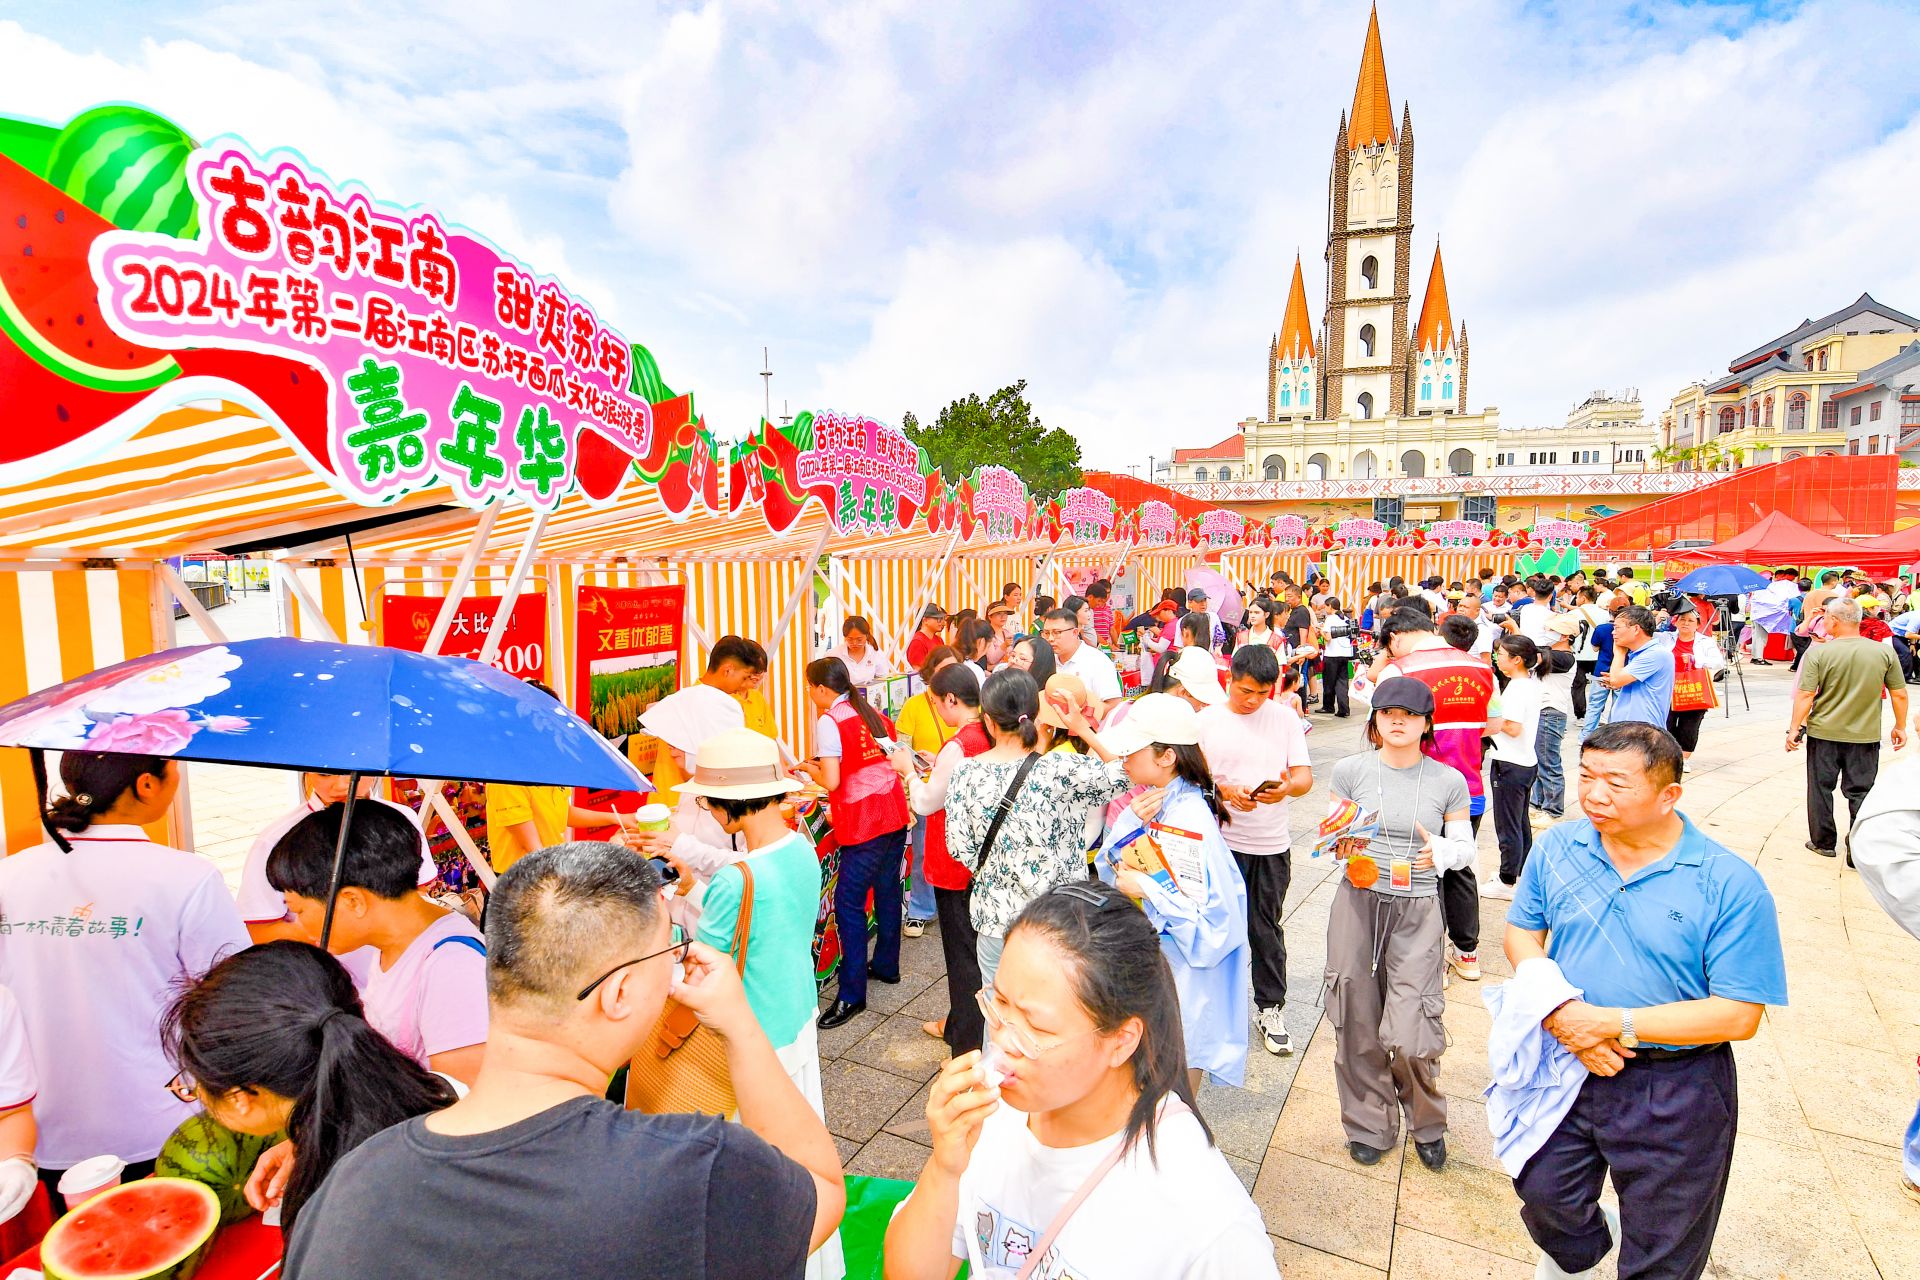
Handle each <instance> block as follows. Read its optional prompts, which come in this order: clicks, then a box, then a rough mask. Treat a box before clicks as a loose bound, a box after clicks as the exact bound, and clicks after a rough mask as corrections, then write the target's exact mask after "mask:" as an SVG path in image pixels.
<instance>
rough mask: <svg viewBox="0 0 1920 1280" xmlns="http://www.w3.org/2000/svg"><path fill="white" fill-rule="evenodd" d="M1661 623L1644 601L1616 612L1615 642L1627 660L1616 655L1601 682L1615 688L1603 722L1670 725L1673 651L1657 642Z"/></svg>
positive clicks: (1602, 717) (1663, 726)
mask: <svg viewBox="0 0 1920 1280" xmlns="http://www.w3.org/2000/svg"><path fill="white" fill-rule="evenodd" d="M1657 625H1658V624H1657V623H1655V622H1654V620H1653V613H1652V611H1651V610H1649V609H1647V608H1646V606H1644V605H1637V604H1636V605H1629V606H1628V607H1627V608H1625V609H1622V610H1620V611H1619V612H1618V613H1616V614H1614V615H1613V643H1614V645H1615V646H1616V648H1618V649H1620V650H1623V651H1624V652H1625V655H1626V661H1624V662H1622V661H1621V660H1620V659H1619V657H1617V656H1616V657H1615V659H1614V662H1613V665H1612V666H1611V667H1610V668H1609V669H1608V671H1607V674H1606V675H1605V676H1603V677H1601V679H1600V683H1602V684H1604V685H1606V686H1607V688H1609V689H1611V690H1613V695H1612V696H1611V697H1610V698H1608V699H1607V709H1606V711H1605V712H1604V713H1603V714H1602V716H1601V723H1602V724H1626V723H1628V722H1629V721H1634V720H1638V721H1640V722H1641V723H1642V724H1651V725H1658V726H1660V727H1662V728H1665V727H1666V723H1667V713H1668V712H1669V711H1671V710H1673V651H1672V650H1670V649H1667V648H1664V647H1662V646H1660V645H1656V644H1655V643H1654V642H1653V633H1654V629H1655V627H1656V626H1657Z"/></svg>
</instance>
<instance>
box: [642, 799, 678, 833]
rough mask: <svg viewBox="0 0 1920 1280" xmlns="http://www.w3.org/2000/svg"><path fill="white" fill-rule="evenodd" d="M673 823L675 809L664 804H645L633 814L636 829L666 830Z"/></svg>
mask: <svg viewBox="0 0 1920 1280" xmlns="http://www.w3.org/2000/svg"><path fill="white" fill-rule="evenodd" d="M672 825H673V810H671V809H669V808H667V806H665V805H663V804H643V805H641V806H640V807H639V808H638V809H637V810H635V811H634V814H633V829H634V830H635V831H665V830H667V829H668V828H669V827H671V826H672Z"/></svg>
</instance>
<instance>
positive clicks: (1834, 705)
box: [1787, 594, 1907, 866]
mask: <svg viewBox="0 0 1920 1280" xmlns="http://www.w3.org/2000/svg"><path fill="white" fill-rule="evenodd" d="M1821 612H1822V613H1823V614H1825V616H1826V619H1827V638H1826V639H1824V640H1821V641H1819V642H1817V643H1816V644H1814V646H1813V647H1812V648H1811V649H1809V650H1807V656H1806V658H1805V659H1804V660H1803V661H1802V662H1801V663H1800V683H1799V685H1798V686H1797V688H1796V690H1795V692H1794V695H1793V714H1792V716H1791V718H1790V719H1789V720H1788V722H1787V750H1788V751H1795V750H1798V749H1799V746H1800V740H1801V739H1802V738H1805V739H1806V742H1807V848H1809V849H1811V850H1813V851H1814V852H1815V853H1817V854H1819V855H1820V856H1821V857H1823V858H1831V857H1833V856H1834V853H1835V852H1836V851H1837V850H1838V849H1839V847H1840V828H1839V824H1838V822H1837V821H1836V820H1835V818H1834V812H1833V789H1834V787H1836V786H1838V787H1839V788H1840V793H1841V794H1842V795H1844V796H1845V797H1846V798H1847V823H1848V828H1849V830H1851V828H1852V824H1853V822H1854V820H1855V819H1857V818H1858V817H1859V816H1860V805H1861V803H1862V802H1863V801H1865V800H1866V798H1867V793H1868V792H1869V791H1871V790H1873V783H1874V779H1875V778H1877V777H1879V775H1880V693H1881V690H1883V689H1884V690H1885V691H1886V696H1887V702H1888V703H1889V704H1891V706H1892V708H1893V749H1894V750H1895V751H1898V750H1900V748H1902V747H1904V746H1906V745H1907V729H1906V724H1907V682H1906V678H1905V677H1904V676H1903V675H1901V673H1900V659H1899V658H1898V657H1897V656H1896V655H1895V654H1894V652H1893V648H1892V646H1890V645H1886V644H1882V643H1881V642H1880V641H1878V640H1868V639H1867V638H1866V637H1864V636H1862V635H1861V634H1860V602H1859V601H1857V600H1854V599H1851V598H1849V597H1847V596H1846V595H1844V594H1842V595H1832V596H1829V597H1827V599H1826V601H1825V603H1824V604H1823V605H1822V606H1821ZM1847 865H1849V866H1851V865H1853V855H1852V854H1851V853H1849V854H1848V855H1847Z"/></svg>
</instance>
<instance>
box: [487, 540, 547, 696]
mask: <svg viewBox="0 0 1920 1280" xmlns="http://www.w3.org/2000/svg"><path fill="white" fill-rule="evenodd" d="M547 515H548V513H547V512H545V511H542V512H541V513H540V514H539V515H537V516H535V517H534V518H533V526H532V527H531V528H529V529H528V530H527V540H526V541H525V542H522V543H521V544H520V554H519V555H518V556H517V557H515V559H514V562H513V576H512V577H510V578H508V579H507V589H506V591H505V592H504V593H503V594H502V595H501V597H500V605H499V607H498V608H496V609H495V610H494V612H493V625H492V626H490V627H488V628H487V642H486V643H485V644H483V645H481V646H480V654H479V657H478V659H477V660H478V661H479V662H482V663H484V664H486V665H487V666H492V665H493V660H494V659H495V658H496V657H498V656H499V654H500V642H501V641H503V640H505V639H506V638H507V618H508V617H509V615H511V614H512V613H513V606H514V605H515V604H517V603H518V602H519V600H520V591H521V589H522V588H523V587H525V586H526V584H527V574H528V572H529V571H531V570H532V568H533V554H534V552H535V551H538V550H539V549H540V535H541V534H543V533H545V532H546V531H547Z"/></svg>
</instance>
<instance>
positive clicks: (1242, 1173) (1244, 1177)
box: [1227, 1155, 1260, 1195]
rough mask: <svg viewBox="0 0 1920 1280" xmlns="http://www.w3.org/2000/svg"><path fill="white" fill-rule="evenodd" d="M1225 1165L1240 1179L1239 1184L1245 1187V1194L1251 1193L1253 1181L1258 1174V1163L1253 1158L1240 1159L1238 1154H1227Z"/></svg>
mask: <svg viewBox="0 0 1920 1280" xmlns="http://www.w3.org/2000/svg"><path fill="white" fill-rule="evenodd" d="M1227 1167H1228V1168H1229V1169H1232V1170H1233V1176H1234V1177H1236V1178H1238V1179H1240V1185H1241V1186H1243V1187H1245V1188H1246V1189H1247V1194H1248V1195H1252V1194H1253V1184H1254V1181H1255V1180H1256V1179H1257V1178H1259V1176H1260V1165H1259V1163H1258V1162H1257V1161H1253V1160H1242V1159H1241V1158H1240V1157H1239V1156H1235V1155H1229V1156H1227Z"/></svg>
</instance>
